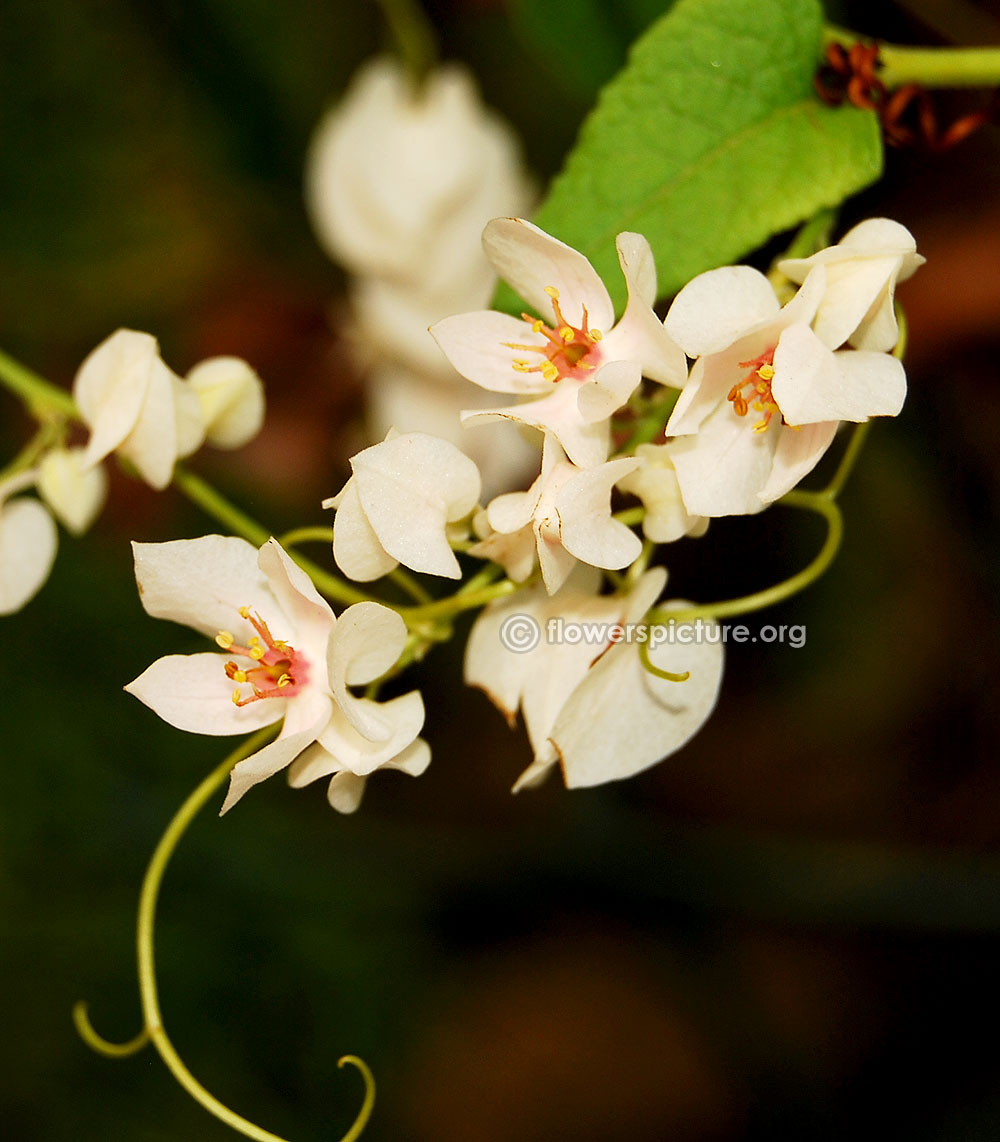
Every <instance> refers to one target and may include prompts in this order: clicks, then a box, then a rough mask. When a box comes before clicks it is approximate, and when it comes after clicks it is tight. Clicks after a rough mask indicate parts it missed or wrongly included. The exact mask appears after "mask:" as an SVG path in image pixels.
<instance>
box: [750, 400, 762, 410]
mask: <svg viewBox="0 0 1000 1142" xmlns="http://www.w3.org/2000/svg"><path fill="white" fill-rule="evenodd" d="M750 407H751V408H752V409H753V410H754V412H763V411H764V406H763V405H762V404H761V403H760V401H759V400H755V401H754V402H753V404H752V405H751V406H750Z"/></svg>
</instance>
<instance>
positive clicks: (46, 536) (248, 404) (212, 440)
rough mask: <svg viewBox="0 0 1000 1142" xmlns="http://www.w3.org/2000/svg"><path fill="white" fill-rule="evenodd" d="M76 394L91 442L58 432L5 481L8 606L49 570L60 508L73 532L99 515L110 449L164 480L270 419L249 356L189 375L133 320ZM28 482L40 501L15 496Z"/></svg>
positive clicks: (0, 515)
mask: <svg viewBox="0 0 1000 1142" xmlns="http://www.w3.org/2000/svg"><path fill="white" fill-rule="evenodd" d="M73 400H74V402H75V405H76V410H77V411H78V413H79V417H80V419H81V421H82V422H83V424H84V425H85V426H86V428H87V429H88V430H89V436H88V439H87V442H86V444H85V445H73V446H69V445H67V444H66V443H65V441H64V440H62V439H60V440H59V441H57V442H55V443H53V444H51V445H50V446H48V447H46V448H45V449H44V451H43V452H42V454H41V455H40V456H39V457H38V458H37V459H36V461H35V463H34V464H33V465H32V466H31V467H30V468H26V469H24V470H23V471H20V472H18V473H16V474H15V475H14V476H12V477H11V478H10V479H8V480H5V481H4V482H3V483H0V614H11V613H13V612H14V611H17V610H19V609H20V608H21V607H22V606H24V604H25V603H26V602H28V601H29V600H30V599H31V598H32V597H33V596H34V594H35V593H36V592H37V591H38V590H39V589H40V588H41V587H42V585H43V584H44V582H45V580H46V579H47V578H48V575H49V571H50V570H51V567H52V564H53V561H54V559H55V554H56V547H57V545H58V532H57V529H56V527H55V523H54V522H53V519H52V516H55V518H56V519H58V520H59V522H60V523H62V524H63V526H64V527H65V528H66V529H67V531H69V532H70V533H71V534H73V535H82V534H83V533H84V532H85V531H86V530H87V529H88V528H89V527H90V525H91V524H92V523H93V522H94V520H95V519H96V518H97V516H98V514H99V513H100V511H101V508H102V507H103V505H104V501H105V498H106V496H107V476H106V474H105V472H104V469H103V467H102V461H103V460H105V459H106V458H107V457H108V456H109V455H111V453H112V452H114V453H116V454H117V455H118V456H119V457H120V458H121V459H122V460H123V461H125V462H126V463H127V464H129V465H131V467H132V468H133V469H134V470H135V471H136V472H137V473H138V475H139V476H140V478H141V479H143V480H144V481H145V482H146V483H147V484H149V485H150V486H151V487H153V488H156V489H158V490H162V489H163V488H165V487H167V485H168V484H169V483H170V481H171V478H172V476H173V471H174V465H175V464H176V462H177V461H178V460H182V459H184V458H185V457H187V456H190V455H191V454H192V453H193V452H195V451H196V450H197V449H198V448H199V447H201V445H202V444H203V443H205V442H206V441H207V442H208V443H209V444H212V445H214V446H215V447H216V448H241V447H242V446H243V445H244V444H246V443H248V442H249V441H250V440H251V439H253V437H254V436H256V435H257V433H258V432H259V431H260V428H261V425H262V424H263V422H264V387H263V385H262V384H261V381H260V378H259V377H258V376H257V374H256V373H255V372H254V371H253V369H251V368H250V366H249V365H248V364H247V363H246V362H245V361H242V360H240V359H239V358H237V357H213V358H210V359H209V360H206V361H202V362H201V363H200V364H198V365H196V366H195V367H194V368H193V369H192V370H191V371H190V372H189V373H188V375H187V377H186V378H184V379H182V378H181V377H179V376H177V375H176V374H175V373H174V372H173V371H172V370H171V369H170V368H169V367H168V366H167V365H166V364H165V363H164V361H163V359H162V357H161V356H160V349H159V346H158V345H157V342H156V339H155V338H154V337H151V336H150V335H149V334H148V333H138V332H136V331H135V330H131V329H119V330H118V331H117V332H116V333H113V334H112V335H111V336H110V337H108V338H107V339H106V340H104V341H102V342H101V344H100V345H98V346H97V348H96V349H94V350H93V352H91V353H90V355H89V356H88V357H87V358H86V360H85V361H84V362H83V364H82V365H81V366H80V368H79V370H78V371H77V374H76V379H75V380H74V382H73ZM28 488H34V489H35V490H36V491H37V492H38V495H39V496H40V497H41V502H40V501H39V500H36V499H33V498H25V497H18V498H17V499H13V500H10V497H11V496H12V495H14V494H15V493H17V492H20V491H23V490H26V489H28ZM8 500H9V501H10V502H8ZM50 513H51V515H50Z"/></svg>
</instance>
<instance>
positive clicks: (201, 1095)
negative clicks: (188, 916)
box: [73, 726, 375, 1142]
mask: <svg viewBox="0 0 1000 1142" xmlns="http://www.w3.org/2000/svg"><path fill="white" fill-rule="evenodd" d="M274 732H275V727H274V726H269V727H267V728H266V729H263V730H259V731H258V732H257V733H256V734H254V735H253V736H252V737H251V738H248V739H247V740H246V741H244V742H243V743H242V744H241V745H240V746H239V747H238V748H237V749H235V750H234V751H233V752H232V753H231V754H230V755H229V756H228V757H227V758H226V759H225V761H223V762H222V763H221V764H220V765H219V766H218V767H217V768H216V769H214V770H213V771H212V772H211V773H210V774H209V775H208V777H206V778H205V779H204V781H202V782H201V784H200V785H199V786H198V787H197V788H196V789H195V790H194V792H193V793H192V794H190V796H189V797H188V798H187V800H186V801H185V802H184V804H183V805H182V806H181V807H180V809H179V810H178V811H177V813H176V814H175V815H174V818H173V820H172V821H171V822H170V824H169V825H168V826H167V830H166V832H165V833H164V834H163V836H162V837H161V838H160V843H159V844H158V845H157V846H156V849H155V851H154V853H153V856H152V859H151V860H150V862H149V867H148V869H147V870H146V875H145V877H144V878H143V882H142V891H141V893H140V895H139V916H138V923H137V926H136V952H137V956H138V962H139V997H140V1000H141V1002H142V1014H143V1024H144V1027H143V1031H142V1032H140V1034H139V1035H138V1036H136V1038H135V1039H132V1040H131V1041H130V1042H129V1043H124V1044H113V1043H108V1042H107V1041H106V1040H104V1039H102V1038H101V1036H99V1035H98V1034H97V1032H96V1031H94V1029H93V1027H92V1026H91V1024H90V1021H89V1019H88V1017H87V1013H86V1008H85V1007H84V1006H83V1005H81V1004H77V1006H76V1008H74V1012H73V1017H74V1021H75V1022H76V1024H77V1027H78V1029H80V1031H81V1034H83V1037H84V1039H85V1040H86V1041H87V1042H88V1043H89V1044H90V1045H91V1046H95V1044H96V1049H97V1050H100V1051H101V1053H102V1054H111V1055H118V1056H124V1055H126V1054H132V1053H134V1052H135V1051H137V1050H139V1049H140V1048H141V1047H142V1046H144V1045H145V1043H146V1042H147V1041H151V1042H152V1043H153V1046H154V1047H155V1048H156V1050H157V1051H158V1052H159V1055H160V1058H162V1059H163V1062H164V1063H165V1064H166V1066H167V1068H168V1070H169V1071H170V1073H171V1074H172V1075H173V1076H174V1078H175V1079H176V1080H177V1081H178V1083H180V1085H181V1086H182V1087H183V1088H184V1089H185V1090H186V1091H187V1092H188V1094H189V1095H191V1097H192V1098H193V1099H194V1100H195V1101H196V1102H198V1103H200V1104H201V1106H203V1107H204V1108H205V1110H207V1111H208V1112H209V1113H210V1114H213V1115H215V1117H216V1118H218V1119H220V1121H222V1122H224V1123H225V1124H226V1125H227V1126H229V1127H231V1128H232V1129H233V1130H236V1131H238V1132H239V1133H240V1134H243V1135H244V1136H245V1137H247V1138H253V1139H256V1142H285V1140H284V1139H283V1138H281V1137H280V1136H279V1135H277V1134H272V1133H271V1132H270V1131H269V1130H263V1129H262V1128H261V1127H259V1126H257V1125H256V1124H255V1123H253V1122H250V1121H249V1119H246V1118H243V1117H242V1115H239V1114H237V1113H236V1112H235V1111H232V1110H230V1109H229V1107H227V1106H226V1105H225V1104H224V1103H221V1102H220V1101H219V1100H218V1099H217V1098H216V1097H215V1096H214V1095H212V1094H210V1093H209V1092H208V1091H207V1090H206V1089H205V1088H204V1087H203V1086H202V1085H201V1083H200V1082H198V1080H197V1079H196V1078H195V1077H194V1075H192V1074H191V1072H190V1071H189V1070H188V1068H187V1066H186V1065H185V1063H184V1061H183V1060H182V1059H181V1057H180V1055H178V1053H177V1051H176V1049H175V1048H174V1045H173V1043H171V1041H170V1039H169V1038H168V1036H167V1033H166V1031H165V1030H164V1028H163V1017H162V1015H161V1013H160V1001H159V996H158V993H157V986H156V964H155V956H154V944H155V934H154V929H155V923H156V902H157V899H158V897H159V893H160V885H161V883H162V881H163V874H164V872H165V871H166V868H167V865H168V864H169V862H170V858H171V857H172V856H173V854H174V850H175V849H176V848H177V844H178V842H179V841H180V839H181V837H182V836H183V835H184V833H185V832H186V831H187V828H188V826H189V825H190V824H191V822H192V821H193V820H194V818H195V816H196V815H197V814H198V812H199V810H200V809H201V808H202V807H203V806H204V804H205V803H206V801H208V799H209V798H210V797H211V796H212V795H213V794H214V793H215V792H216V791H217V790H218V788H219V787H220V786H221V785H222V783H223V782H224V781H225V779H226V777H227V776H228V775H229V772H230V770H231V769H232V768H233V766H234V765H235V764H236V763H237V762H239V761H242V760H243V759H244V758H247V757H249V756H250V755H251V754H253V753H256V752H257V750H258V749H260V748H261V747H262V746H264V745H265V744H266V743H267V742H268V741H269V740H270V739H271V738H272V737H273V736H274ZM345 1062H349V1063H351V1064H352V1065H354V1066H356V1067H357V1068H358V1069H359V1070H360V1071H361V1074H362V1076H363V1078H364V1081H365V1097H364V1101H363V1103H362V1106H361V1110H360V1111H359V1113H358V1115H357V1118H356V1119H355V1121H354V1124H353V1125H352V1127H351V1129H350V1130H349V1131H348V1132H347V1134H345V1135H344V1138H343V1139H342V1142H354V1140H355V1139H356V1138H357V1137H358V1136H359V1135H360V1133H361V1131H362V1130H363V1129H364V1127H365V1125H366V1123H367V1121H368V1118H369V1116H370V1114H371V1110H372V1106H373V1105H374V1101H375V1084H374V1079H373V1077H372V1074H371V1071H370V1070H369V1069H368V1067H367V1066H366V1065H365V1063H363V1062H362V1061H361V1060H360V1059H359V1058H357V1057H356V1056H354V1055H345V1056H344V1057H343V1058H342V1059H340V1061H339V1062H338V1064H337V1065H338V1066H343V1065H344V1063H345Z"/></svg>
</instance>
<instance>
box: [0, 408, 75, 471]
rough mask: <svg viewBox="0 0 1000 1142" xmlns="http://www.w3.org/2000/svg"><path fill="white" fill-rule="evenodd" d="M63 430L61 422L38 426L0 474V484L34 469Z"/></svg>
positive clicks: (49, 421)
mask: <svg viewBox="0 0 1000 1142" xmlns="http://www.w3.org/2000/svg"><path fill="white" fill-rule="evenodd" d="M64 430H65V426H64V425H63V423H62V421H61V420H46V421H44V422H43V423H42V424H41V425H39V427H38V431H37V432H36V433H35V435H34V436H33V437H32V438H31V439H30V440H29V441H28V443H27V444H26V445H25V446H24V447H23V448H22V449H21V451H20V452H18V454H17V455H16V456H15V457H14V459H13V460H11V462H10V463H9V464H8V465H7V467H6V468H4V469H3V471H2V472H0V484H2V483H3V482H4V481H5V480H8V479H10V477H11V476H16V475H17V474H18V473H19V472H27V471H29V470H30V469H31V468H34V466H35V465H36V464H37V463H38V461H39V460H40V459H41V458H42V457H43V456H44V455H45V453H46V452H48V450H49V449H50V448H52V447H53V446H54V445H56V444H58V443H59V442H60V440H62V438H63V433H64Z"/></svg>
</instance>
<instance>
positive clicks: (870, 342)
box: [778, 218, 925, 352]
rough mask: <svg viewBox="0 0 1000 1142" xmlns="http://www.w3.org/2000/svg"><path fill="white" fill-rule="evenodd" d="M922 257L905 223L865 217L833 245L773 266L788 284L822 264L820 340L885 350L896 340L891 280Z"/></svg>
mask: <svg viewBox="0 0 1000 1142" xmlns="http://www.w3.org/2000/svg"><path fill="white" fill-rule="evenodd" d="M924 261H925V259H924V258H922V257H921V256H920V255H919V254H918V253H917V244H916V242H915V241H914V238H913V235H912V234H911V233H910V232H909V230H907V229H906V227H905V226H901V225H900V224H899V223H898V222H893V221H892V220H891V219H889V218H869V219H867V220H866V221H865V222H859V223H858V225H857V226H855V227H854V228H853V229H852V230H849V231H848V232H847V233H846V234H845V235H844V237H843V238H841V240H840V242H839V244H838V245H836V246H830V247H828V248H827V249H825V250H820V251H819V252H818V253H816V254H813V255H812V257H811V258H786V259H785V260H784V261H781V262H779V263H778V269H779V270H780V271H781V272H782V273H783V274H785V275H786V277H789V278H791V280H792V281H793V282H804V281H805V279H806V276H807V274H808V273H809V271H810V270H811V269H812V268H813V267H814V266H824V267H825V268H826V293H825V294H824V295H823V300H822V301H821V302H820V304H819V309H818V311H817V313H816V317H815V320H814V321H813V329H814V330H815V331H816V336H817V337H819V339H820V340H821V341H822V342H823V343H824V344H826V345H828V346H829V347H830V348H831V349H836V348H837V347H838V346H840V345H843V344H844V342H845V341H846V342H849V343H850V344H851V345H852V346H853V347H854V348H855V349H872V350H875V351H881V352H888V351H889V350H890V349H892V348H893V346H894V345H895V344H896V342H897V340H898V339H899V328H898V326H897V325H896V315H895V313H894V311H893V294H894V291H895V288H896V283H897V282H902V281H906V279H907V278H908V277H910V276H911V275H912V274H913V273H914V272H915V271H916V270H917V268H918V267H919V266H922V265H923V264H924Z"/></svg>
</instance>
